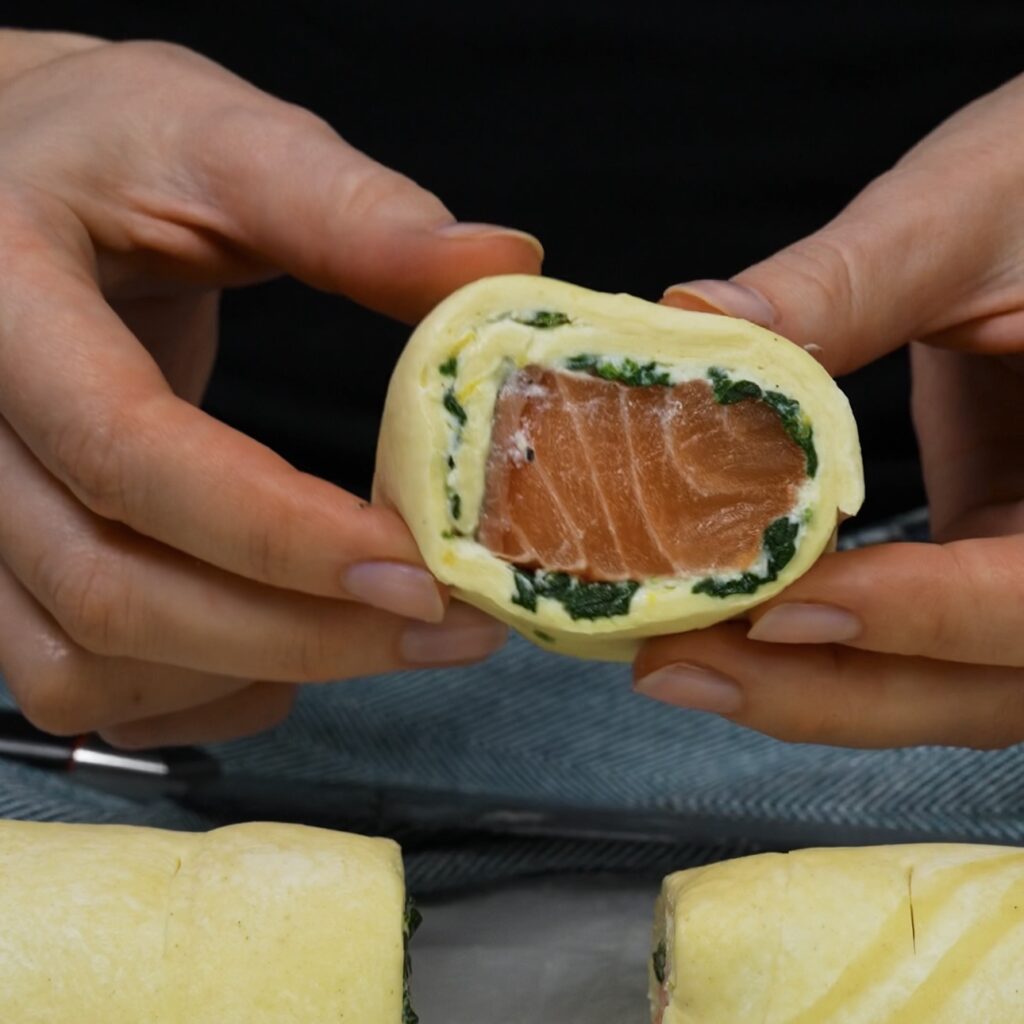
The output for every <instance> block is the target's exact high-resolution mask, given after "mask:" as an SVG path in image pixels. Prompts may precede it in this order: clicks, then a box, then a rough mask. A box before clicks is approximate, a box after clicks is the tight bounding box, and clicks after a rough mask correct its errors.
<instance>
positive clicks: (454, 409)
mask: <svg viewBox="0 0 1024 1024" xmlns="http://www.w3.org/2000/svg"><path fill="white" fill-rule="evenodd" d="M444 407H445V408H446V409H447V410H448V411H449V412H450V413H451V414H452V415H453V416H454V417H455V419H456V420H457V421H458V424H459V426H460V427H464V426H465V425H466V419H467V417H466V410H465V409H463V408H462V403H461V402H459V400H458V399H457V398H456V397H455V388H454V387H450V388H445V392H444Z"/></svg>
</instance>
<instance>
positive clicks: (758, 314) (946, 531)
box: [636, 77, 1024, 747]
mask: <svg viewBox="0 0 1024 1024" xmlns="http://www.w3.org/2000/svg"><path fill="white" fill-rule="evenodd" d="M1021 123H1024V77H1021V78H1018V79H1016V80H1015V81H1013V82H1010V83H1009V84H1008V85H1006V86H1004V87H1003V88H1001V89H999V90H997V91H996V92H994V93H992V94H991V95H989V96H986V97H984V98H982V99H980V100H978V101H977V102H975V103H973V104H971V105H970V106H968V107H966V108H965V109H964V110H962V111H960V112H959V113H958V114H956V116H954V117H953V118H951V119H950V120H949V121H947V122H946V123H945V124H943V125H942V126H941V127H940V128H938V129H937V130H936V131H935V132H934V133H932V134H931V135H930V136H928V137H927V138H926V139H925V140H924V141H923V142H921V143H920V144H919V145H918V146H916V147H915V148H914V149H913V150H911V152H910V153H908V154H907V155H906V156H905V157H904V158H903V159H902V160H901V161H900V162H899V163H898V164H897V165H896V167H894V168H893V169H892V170H891V171H890V172H888V173H887V174H885V175H883V176H882V177H881V178H879V179H878V180H876V181H875V182H873V183H872V184H871V185H869V186H868V188H867V189H865V191H864V192H863V193H861V195H860V196H858V197H857V198H856V199H855V200H854V202H853V203H852V204H851V205H850V206H849V207H848V208H847V209H846V210H844V211H843V212H842V213H841V214H840V215H839V216H838V217H837V218H836V219H835V220H834V221H832V222H831V223H830V224H828V225H826V226H825V227H824V228H822V229H821V230H820V231H818V232H816V233H815V234H813V235H811V236H810V237H809V238H805V239H803V240H802V241H800V242H797V243H796V244H795V245H793V246H790V247H789V248H787V249H784V250H783V251H782V252H780V253H778V254H777V255H775V256H773V257H771V258H770V259H768V260H766V261H764V262H763V263H759V264H757V265H756V266H753V267H751V268H750V269H749V270H746V271H744V272H743V273H741V274H739V275H738V276H737V277H736V278H734V279H733V281H732V282H721V281H698V282H692V283H690V284H686V285H679V286H676V287H674V288H671V289H669V290H668V292H667V293H666V296H665V301H666V302H668V303H671V304H673V305H679V306H683V307H685V308H698V309H713V310H715V311H719V312H727V313H730V314H732V315H737V316H743V317H746V318H748V319H751V320H756V321H757V322H759V323H762V324H764V325H766V326H771V327H772V328H773V329H776V330H778V331H779V333H781V334H783V335H784V336H786V337H788V338H791V339H792V340H794V341H796V342H797V343H800V344H805V345H809V346H810V345H813V346H815V348H813V349H812V351H815V353H816V354H817V355H818V357H819V358H820V359H821V361H822V362H823V363H824V364H825V366H826V367H827V368H828V369H829V370H831V371H832V372H833V373H845V372H847V371H850V370H853V369H855V368H856V367H858V366H861V365H863V364H864V363H867V362H869V361H870V360H872V359H875V358H876V357H878V356H880V355H882V354H883V353H886V352H889V351H891V350H892V349H894V348H896V347H898V346H900V345H903V344H905V343H907V342H908V341H911V339H918V343H915V344H914V345H913V349H912V369H913V381H914V387H913V412H914V419H915V425H916V429H917V434H918V439H919V442H920V447H921V454H922V460H923V465H924V473H925V482H926V485H927V488H928V496H929V500H930V507H931V521H932V532H933V534H934V536H935V539H936V540H939V541H942V542H943V543H941V544H934V545H932V544H890V545H884V546H878V547H875V548H868V549H864V550H860V551H850V552H844V553H840V554H833V555H827V556H825V557H824V558H822V559H821V561H820V562H819V563H818V564H817V565H816V566H815V567H814V568H813V569H812V570H811V571H810V572H808V573H807V574H806V575H805V576H804V577H802V578H801V579H800V580H798V581H797V582H796V583H794V584H793V586H792V587H790V588H788V589H787V590H786V592H785V593H784V594H782V595H780V596H779V597H777V598H775V599H774V600H773V601H771V602H769V603H767V604H766V605H763V606H761V607H759V608H757V609H755V610H754V611H753V612H752V613H751V619H752V620H753V626H752V628H750V629H749V630H748V628H747V627H746V626H745V625H742V624H739V623H730V624H725V625H721V626H717V627H715V628H713V629H708V630H704V631H702V632H699V633H694V634H691V635H688V636H677V637H668V638H663V639H659V640H655V641H652V642H651V643H650V644H648V645H647V646H646V647H645V649H644V651H643V652H642V654H641V655H640V657H639V659H638V661H637V663H636V675H637V679H638V683H637V686H638V688H639V689H640V690H641V691H642V692H643V693H646V694H647V695H648V696H652V697H655V698H657V699H660V700H666V701H668V702H670V703H677V704H684V705H686V704H690V705H692V706H695V707H703V708H704V709H705V710H711V711H719V712H721V713H723V714H725V715H727V716H728V717H729V718H732V719H734V720H735V721H737V722H740V723H743V724H745V725H749V726H752V727H753V728H755V729H760V730H762V731H764V732H767V733H771V734H772V735H775V736H779V737H782V738H784V739H789V740H798V741H806V742H814V743H833V744H841V745H852V746H865V747H873V746H898V745H903V744H918V743H940V744H956V745H965V746H974V747H999V746H1005V745H1008V744H1012V743H1016V742H1018V741H1020V740H1022V739H1024V138H1022V136H1021V133H1020V131H1019V130H1018V128H1019V125H1020V124H1021Z"/></svg>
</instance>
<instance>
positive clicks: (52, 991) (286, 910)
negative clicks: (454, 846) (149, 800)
mask: <svg viewBox="0 0 1024 1024" xmlns="http://www.w3.org/2000/svg"><path fill="white" fill-rule="evenodd" d="M0 907H2V908H3V912H2V914H0V993H3V997H2V1006H3V1011H2V1013H0V1017H2V1019H3V1021H4V1022H5V1024H28V1022H29V1021H31V1022H33V1024H69V1022H72V1021H74V1022H76V1024H141V1022H160V1024H241V1022H243V1021H244V1022H245V1024H284V1022H286V1021H296V1022H298V1021H352V1022H359V1024H414V1022H415V1019H416V1018H415V1014H413V1013H412V1011H411V1010H410V1009H409V1007H408V1000H407V997H405V996H404V989H403V978H404V974H405V968H404V959H405V956H404V954H405V950H404V942H405V937H406V936H407V934H408V932H409V930H410V929H409V924H408V919H407V918H406V916H405V915H406V902H405V893H404V884H403V878H402V862H401V857H400V854H399V850H398V847H397V846H396V845H395V844H394V843H392V842H391V841H390V840H385V839H368V838H366V837H364V836H355V835H345V834H343V833H338V832H330V831H327V830H324V829H315V828H304V827H301V826H297V825H278V824H247V825H234V826H231V827H228V828H222V829H217V830H215V831H213V832H209V833H207V834H193V833H179V832H164V831H160V830H157V829H148V828H132V827H120V826H89V825H56V824H35V823H28V822H18V821H2V822H0ZM413 913H414V912H413Z"/></svg>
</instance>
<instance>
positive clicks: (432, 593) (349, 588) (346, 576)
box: [341, 562, 444, 622]
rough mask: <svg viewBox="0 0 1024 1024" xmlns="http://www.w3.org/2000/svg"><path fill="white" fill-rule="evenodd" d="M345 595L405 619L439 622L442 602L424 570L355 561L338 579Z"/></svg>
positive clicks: (387, 563) (431, 580)
mask: <svg viewBox="0 0 1024 1024" xmlns="http://www.w3.org/2000/svg"><path fill="white" fill-rule="evenodd" d="M341 585H342V587H344V589H345V592H346V593H347V594H348V595H349V596H350V597H354V598H355V599H356V600H357V601H362V602H363V603H364V604H369V605H373V607H374V608H381V609H383V610H384V611H386V612H394V614H395V615H402V616H404V617H405V618H407V619H423V620H424V621H425V622H440V621H441V620H442V619H443V618H444V602H443V601H442V600H441V594H440V593H439V591H438V589H437V582H436V580H435V579H434V577H433V576H431V575H430V573H429V572H427V571H426V569H420V568H418V567H417V566H415V565H404V564H403V563H401V562H358V563H357V564H356V565H350V566H349V567H348V568H347V569H346V570H345V571H344V572H343V573H342V576H341Z"/></svg>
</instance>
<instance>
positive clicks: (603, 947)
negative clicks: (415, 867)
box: [412, 876, 657, 1024]
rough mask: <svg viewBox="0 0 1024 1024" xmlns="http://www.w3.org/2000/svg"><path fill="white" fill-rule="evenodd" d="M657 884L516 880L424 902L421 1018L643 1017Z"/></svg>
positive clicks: (540, 1021)
mask: <svg viewBox="0 0 1024 1024" xmlns="http://www.w3.org/2000/svg"><path fill="white" fill-rule="evenodd" d="M656 893H657V882H656V881H654V880H636V881H631V880H629V879H623V878H615V877H605V876H599V877H593V878H587V879H561V880H558V879H548V880H538V881H532V882H529V881H521V882H515V883H510V884H508V885H505V886H502V887H500V888H496V889H492V890H490V891H488V892H484V893H476V894H473V895H468V896H463V897H459V898H455V899H447V900H443V901H437V900H434V901H430V902H427V903H424V906H423V912H424V922H423V926H422V928H421V929H420V931H419V933H418V934H417V935H416V938H415V940H414V941H413V947H412V950H413V986H412V993H413V1005H414V1006H415V1008H416V1011H417V1013H419V1015H420V1021H421V1024H483V1022H486V1024H645V1022H646V1021H647V1020H649V1017H648V1012H647V956H648V952H649V948H650V938H649V935H650V928H651V921H652V918H653V912H654V897H655V895H656Z"/></svg>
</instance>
